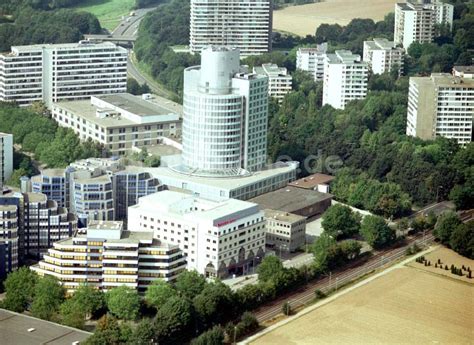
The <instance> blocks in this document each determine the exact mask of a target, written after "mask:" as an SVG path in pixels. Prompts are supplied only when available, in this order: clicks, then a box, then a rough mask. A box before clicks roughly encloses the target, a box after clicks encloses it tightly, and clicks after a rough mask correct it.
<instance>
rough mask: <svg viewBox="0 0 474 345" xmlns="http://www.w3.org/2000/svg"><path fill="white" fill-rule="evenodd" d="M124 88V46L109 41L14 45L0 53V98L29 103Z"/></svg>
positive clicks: (57, 100) (49, 104) (53, 100)
mask: <svg viewBox="0 0 474 345" xmlns="http://www.w3.org/2000/svg"><path fill="white" fill-rule="evenodd" d="M126 89H127V50H126V49H124V48H121V47H118V46H116V45H115V44H113V43H110V42H104V43H91V42H88V41H81V42H79V43H65V44H42V45H29V46H14V47H12V49H11V52H10V53H6V54H0V100H1V101H11V102H16V103H18V104H19V105H23V106H25V105H30V104H31V103H33V102H35V101H43V102H45V103H46V105H47V106H48V107H51V106H52V104H53V103H55V102H62V101H73V100H80V99H88V98H89V97H90V96H93V95H102V94H109V93H123V92H126Z"/></svg>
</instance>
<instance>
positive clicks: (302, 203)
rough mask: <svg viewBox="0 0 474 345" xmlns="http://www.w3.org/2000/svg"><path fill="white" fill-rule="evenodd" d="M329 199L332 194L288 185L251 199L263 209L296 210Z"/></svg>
mask: <svg viewBox="0 0 474 345" xmlns="http://www.w3.org/2000/svg"><path fill="white" fill-rule="evenodd" d="M327 199H332V195H331V194H326V193H320V192H318V191H315V190H310V189H304V188H297V187H292V186H287V187H285V188H280V189H278V190H276V191H274V192H270V193H266V194H262V195H260V196H257V197H256V198H253V199H250V200H249V201H251V202H254V203H257V204H259V205H260V206H261V208H263V209H272V210H279V211H284V212H295V211H297V210H300V209H302V208H305V207H308V206H311V205H314V204H315V203H318V202H320V201H323V200H327Z"/></svg>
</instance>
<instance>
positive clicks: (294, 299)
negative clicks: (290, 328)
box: [254, 232, 435, 322]
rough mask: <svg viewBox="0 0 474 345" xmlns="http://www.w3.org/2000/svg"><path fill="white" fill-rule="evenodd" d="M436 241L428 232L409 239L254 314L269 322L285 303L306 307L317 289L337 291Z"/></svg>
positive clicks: (282, 298)
mask: <svg viewBox="0 0 474 345" xmlns="http://www.w3.org/2000/svg"><path fill="white" fill-rule="evenodd" d="M434 239H435V238H434V236H433V235H432V233H431V232H426V233H425V234H424V235H423V234H417V235H416V236H413V237H412V238H410V239H408V243H407V244H406V245H405V246H403V247H399V248H394V249H389V250H385V251H381V252H379V253H377V254H375V255H374V256H372V257H371V258H370V259H368V260H367V261H366V262H365V263H364V264H362V265H359V266H356V267H353V268H347V269H345V270H343V271H339V272H335V273H334V274H330V275H329V276H326V277H323V278H320V279H318V280H316V281H314V282H312V283H310V284H308V285H307V286H306V287H305V288H303V289H300V290H298V291H296V292H294V293H290V294H287V295H284V296H282V297H280V298H278V299H277V300H275V301H273V302H272V303H271V304H269V305H267V306H264V307H261V308H259V309H257V310H256V311H255V312H254V315H255V316H256V318H257V320H258V321H259V322H264V321H269V320H271V319H273V318H275V317H276V316H278V315H279V314H281V306H282V304H283V303H284V302H288V303H289V304H290V306H291V308H292V309H295V308H298V307H301V306H304V305H306V304H307V303H309V302H311V301H312V300H313V299H314V297H315V294H314V292H315V290H316V289H319V290H321V291H322V292H324V293H327V292H328V291H330V290H334V289H335V290H337V289H338V288H339V287H341V286H342V285H345V284H347V283H349V282H351V281H354V280H355V279H358V278H360V277H362V276H364V275H366V274H367V273H370V272H372V271H374V270H375V269H379V268H381V267H383V266H386V265H389V264H391V263H393V262H395V261H397V260H399V259H400V258H402V257H403V256H405V252H406V249H407V248H408V247H409V246H410V245H412V244H414V243H415V242H416V243H417V244H418V245H421V246H426V245H429V244H431V243H432V242H434Z"/></svg>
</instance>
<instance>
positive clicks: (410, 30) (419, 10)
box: [394, 0, 454, 49]
mask: <svg viewBox="0 0 474 345" xmlns="http://www.w3.org/2000/svg"><path fill="white" fill-rule="evenodd" d="M453 11H454V6H453V5H451V4H447V3H444V2H442V1H440V0H408V1H407V2H406V3H398V4H395V27H394V41H395V43H396V44H401V45H403V47H404V48H405V49H408V47H409V46H410V44H412V43H413V42H419V43H430V42H432V41H433V38H434V37H435V35H436V25H437V24H444V25H447V26H449V28H450V29H452V26H453Z"/></svg>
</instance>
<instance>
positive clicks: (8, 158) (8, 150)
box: [0, 132, 13, 190]
mask: <svg viewBox="0 0 474 345" xmlns="http://www.w3.org/2000/svg"><path fill="white" fill-rule="evenodd" d="M12 173H13V135H11V134H7V133H1V132H0V190H1V188H2V186H3V184H4V183H5V181H7V180H8V179H9V178H10V177H11V176H12Z"/></svg>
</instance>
